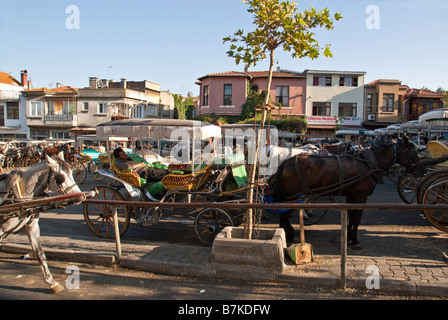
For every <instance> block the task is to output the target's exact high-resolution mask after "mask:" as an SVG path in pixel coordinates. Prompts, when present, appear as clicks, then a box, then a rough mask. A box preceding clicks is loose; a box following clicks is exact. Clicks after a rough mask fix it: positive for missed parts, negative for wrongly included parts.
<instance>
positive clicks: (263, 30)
mask: <svg viewBox="0 0 448 320" xmlns="http://www.w3.org/2000/svg"><path fill="white" fill-rule="evenodd" d="M242 1H243V2H244V3H247V4H248V5H249V9H248V10H247V11H248V12H249V13H251V14H252V15H253V22H254V24H255V26H256V29H255V30H254V31H252V32H249V33H247V34H244V30H242V29H239V30H238V31H236V32H235V33H234V35H233V36H228V37H225V38H223V41H224V43H226V42H230V50H229V51H227V55H228V56H229V57H232V58H234V59H235V62H236V64H239V63H241V62H243V63H245V64H246V65H247V66H255V65H256V64H257V63H258V62H259V61H261V60H264V59H265V58H266V56H267V54H268V53H269V54H270V55H271V61H272V60H273V59H272V56H273V53H274V51H275V50H276V49H277V48H279V47H281V48H283V50H284V51H287V52H291V55H292V57H293V58H303V57H308V58H311V59H316V58H318V57H319V55H320V52H321V51H322V50H323V55H324V56H326V57H332V56H333V55H332V53H331V51H330V45H329V44H327V45H326V46H325V49H323V48H322V47H321V46H320V45H319V43H318V41H317V40H316V39H315V34H314V32H312V31H311V30H312V29H315V28H325V29H326V30H333V28H334V22H333V20H332V17H331V14H330V11H329V10H328V9H327V8H325V9H323V10H322V11H317V10H316V9H314V8H313V7H311V8H309V9H307V10H304V11H303V12H299V11H298V10H297V4H296V3H295V2H289V1H286V2H284V1H282V2H280V0H242ZM333 18H334V20H336V21H338V20H340V19H342V16H341V14H340V13H336V14H334V15H333Z"/></svg>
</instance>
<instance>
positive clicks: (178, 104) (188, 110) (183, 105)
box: [173, 94, 194, 120]
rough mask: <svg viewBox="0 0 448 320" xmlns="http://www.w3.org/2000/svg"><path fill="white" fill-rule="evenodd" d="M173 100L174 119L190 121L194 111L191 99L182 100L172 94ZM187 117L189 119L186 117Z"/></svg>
mask: <svg viewBox="0 0 448 320" xmlns="http://www.w3.org/2000/svg"><path fill="white" fill-rule="evenodd" d="M173 98H174V116H173V117H174V119H182V120H185V119H191V117H192V115H193V112H192V108H193V109H194V103H193V99H192V98H184V97H182V96H181V95H179V94H173ZM188 115H189V117H188Z"/></svg>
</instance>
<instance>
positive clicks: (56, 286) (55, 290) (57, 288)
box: [50, 283, 64, 294]
mask: <svg viewBox="0 0 448 320" xmlns="http://www.w3.org/2000/svg"><path fill="white" fill-rule="evenodd" d="M50 289H51V292H52V293H53V294H58V293H61V292H62V291H64V287H63V286H61V285H60V284H59V283H56V284H54V285H53V286H51V287H50Z"/></svg>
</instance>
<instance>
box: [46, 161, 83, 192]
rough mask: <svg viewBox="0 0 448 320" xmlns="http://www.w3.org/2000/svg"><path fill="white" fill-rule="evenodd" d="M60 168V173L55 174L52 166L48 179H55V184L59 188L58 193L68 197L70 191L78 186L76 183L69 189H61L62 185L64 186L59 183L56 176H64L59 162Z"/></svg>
mask: <svg viewBox="0 0 448 320" xmlns="http://www.w3.org/2000/svg"><path fill="white" fill-rule="evenodd" d="M58 167H59V171H58V172H55V171H54V170H53V168H51V166H50V174H49V175H48V179H50V176H51V177H52V178H53V181H54V183H55V184H56V186H57V187H58V193H59V194H60V195H66V194H67V193H68V192H69V191H70V190H72V189H73V188H74V187H75V186H77V184H76V182H74V183H73V184H72V185H71V186H69V187H67V188H65V189H63V188H62V187H61V185H62V183H59V182H58V180H57V179H56V175H58V176H60V175H62V174H61V170H62V169H61V167H62V166H61V164H60V163H59V162H58Z"/></svg>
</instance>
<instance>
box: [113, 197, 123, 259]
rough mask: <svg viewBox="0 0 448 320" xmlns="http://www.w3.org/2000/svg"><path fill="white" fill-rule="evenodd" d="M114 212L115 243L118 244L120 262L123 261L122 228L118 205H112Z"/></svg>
mask: <svg viewBox="0 0 448 320" xmlns="http://www.w3.org/2000/svg"><path fill="white" fill-rule="evenodd" d="M112 213H113V216H114V229H115V244H116V246H117V264H118V263H120V261H121V239H120V228H119V226H118V213H117V207H115V206H112Z"/></svg>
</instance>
